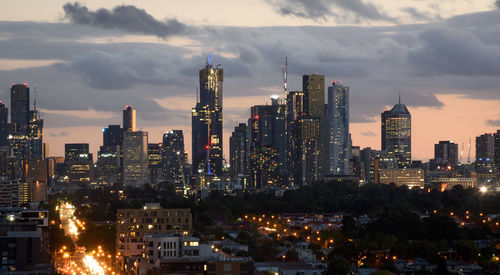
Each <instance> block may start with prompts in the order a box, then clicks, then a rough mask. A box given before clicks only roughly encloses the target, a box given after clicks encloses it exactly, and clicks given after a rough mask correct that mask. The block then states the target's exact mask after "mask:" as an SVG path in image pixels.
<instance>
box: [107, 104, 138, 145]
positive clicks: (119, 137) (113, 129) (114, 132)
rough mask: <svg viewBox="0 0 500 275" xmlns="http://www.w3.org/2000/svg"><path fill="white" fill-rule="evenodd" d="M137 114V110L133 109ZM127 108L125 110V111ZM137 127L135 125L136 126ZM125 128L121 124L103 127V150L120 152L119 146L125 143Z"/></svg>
mask: <svg viewBox="0 0 500 275" xmlns="http://www.w3.org/2000/svg"><path fill="white" fill-rule="evenodd" d="M132 111H133V112H134V116H135V110H132ZM125 112H127V110H124V113H125ZM134 127H135V126H134ZM123 130H124V129H122V128H121V127H120V125H108V128H103V129H102V146H103V148H101V150H104V151H107V152H118V151H119V149H118V146H120V147H121V146H122V143H123Z"/></svg>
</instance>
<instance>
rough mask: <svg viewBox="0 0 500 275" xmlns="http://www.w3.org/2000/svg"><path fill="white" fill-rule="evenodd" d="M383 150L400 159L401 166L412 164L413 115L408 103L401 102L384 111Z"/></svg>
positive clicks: (405, 166)
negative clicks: (407, 106) (407, 105)
mask: <svg viewBox="0 0 500 275" xmlns="http://www.w3.org/2000/svg"><path fill="white" fill-rule="evenodd" d="M381 116H382V150H385V151H387V154H388V155H389V156H395V157H396V158H397V159H398V166H399V167H400V168H407V167H410V165H411V115H410V112H409V111H408V109H407V108H406V105H404V104H401V99H400V100H399V103H398V104H396V105H394V107H393V108H392V109H391V110H390V111H384V112H383V113H382V115H381Z"/></svg>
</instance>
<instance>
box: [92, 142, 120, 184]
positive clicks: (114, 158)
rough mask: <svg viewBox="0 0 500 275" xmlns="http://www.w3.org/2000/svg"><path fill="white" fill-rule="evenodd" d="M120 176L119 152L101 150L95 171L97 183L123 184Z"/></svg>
mask: <svg viewBox="0 0 500 275" xmlns="http://www.w3.org/2000/svg"><path fill="white" fill-rule="evenodd" d="M101 148H102V147H101ZM120 176H121V170H120V154H119V152H112V151H104V150H99V152H98V155H97V162H96V171H95V178H96V181H97V182H98V183H101V184H115V183H119V182H121V178H120Z"/></svg>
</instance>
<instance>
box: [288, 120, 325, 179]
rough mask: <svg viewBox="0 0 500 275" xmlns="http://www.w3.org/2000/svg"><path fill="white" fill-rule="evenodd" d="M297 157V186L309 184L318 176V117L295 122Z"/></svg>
mask: <svg viewBox="0 0 500 275" xmlns="http://www.w3.org/2000/svg"><path fill="white" fill-rule="evenodd" d="M297 126H298V145H299V147H298V153H299V154H298V156H295V160H294V161H295V163H296V164H295V167H296V168H297V169H296V170H297V171H296V173H295V174H296V175H297V176H296V177H297V178H298V182H297V184H298V185H307V184H311V183H312V182H313V181H315V180H318V179H319V175H320V171H319V169H320V165H319V163H320V158H319V157H320V150H319V149H320V145H319V143H320V120H319V118H318V117H311V116H303V117H300V118H299V119H298V120H297Z"/></svg>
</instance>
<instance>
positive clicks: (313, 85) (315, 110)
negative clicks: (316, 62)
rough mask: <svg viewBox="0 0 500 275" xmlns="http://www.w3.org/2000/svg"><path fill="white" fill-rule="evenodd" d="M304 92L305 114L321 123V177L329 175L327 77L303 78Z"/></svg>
mask: <svg viewBox="0 0 500 275" xmlns="http://www.w3.org/2000/svg"><path fill="white" fill-rule="evenodd" d="M302 90H303V91H304V94H305V98H304V109H305V113H307V114H308V115H310V116H312V117H317V118H319V123H320V141H319V158H320V162H319V165H320V168H319V169H320V175H324V174H327V171H326V170H327V168H326V166H327V165H325V164H326V155H327V154H326V144H327V143H328V141H327V140H328V138H327V137H328V129H327V123H326V119H325V76H324V75H318V74H311V75H303V76H302Z"/></svg>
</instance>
